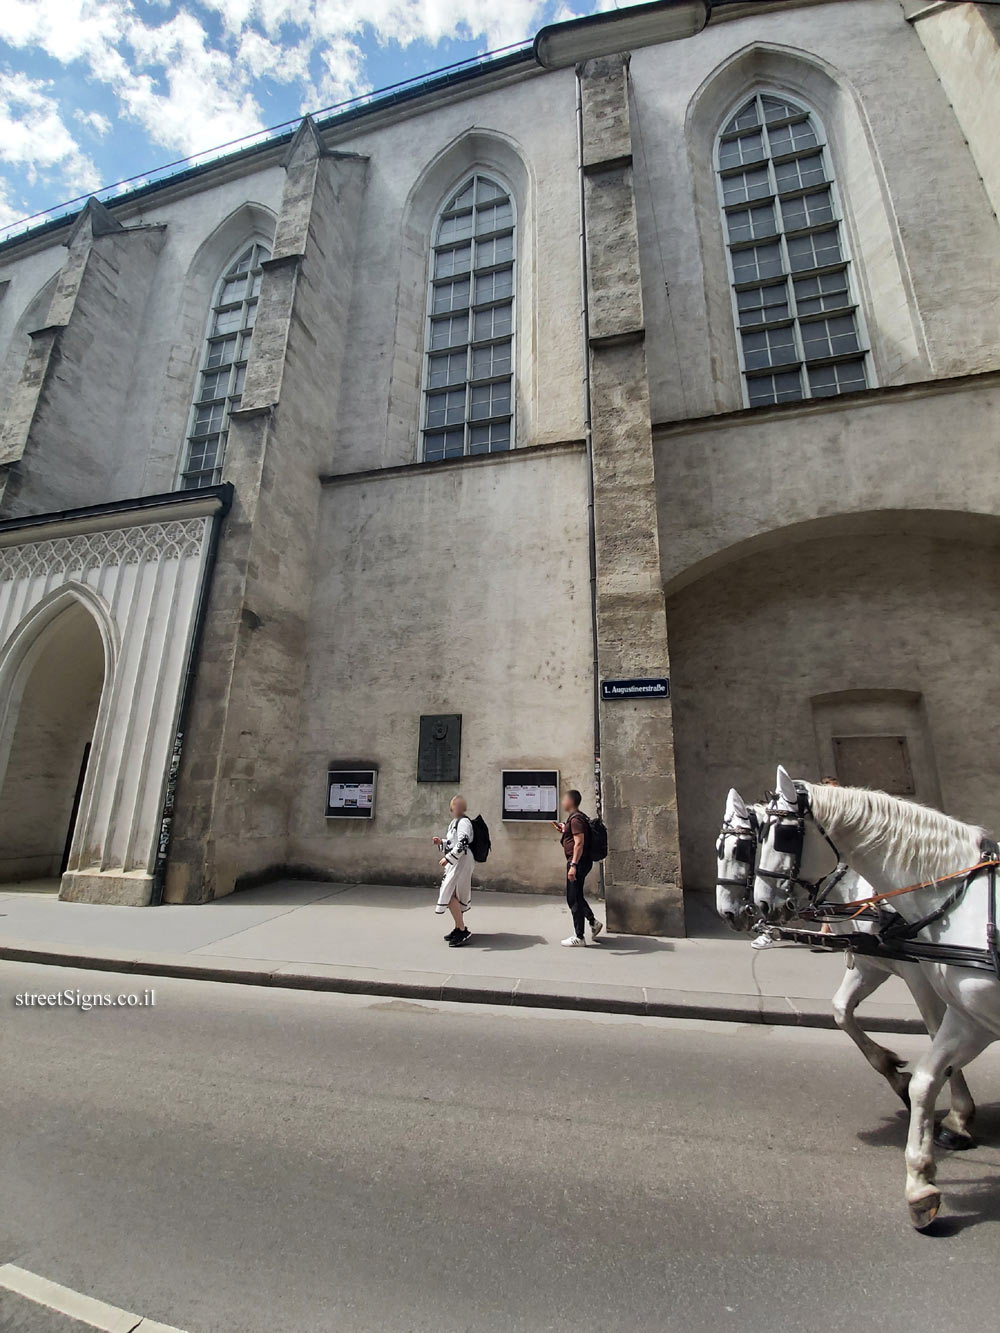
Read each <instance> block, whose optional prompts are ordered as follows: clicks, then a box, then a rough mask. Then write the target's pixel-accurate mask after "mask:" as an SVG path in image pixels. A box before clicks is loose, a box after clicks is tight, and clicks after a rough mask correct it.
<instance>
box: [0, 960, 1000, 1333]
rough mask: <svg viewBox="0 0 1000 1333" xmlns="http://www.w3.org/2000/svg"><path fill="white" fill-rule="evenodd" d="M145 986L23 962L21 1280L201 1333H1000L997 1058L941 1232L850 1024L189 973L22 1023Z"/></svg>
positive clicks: (7, 1153)
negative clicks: (930, 1221)
mask: <svg viewBox="0 0 1000 1333" xmlns="http://www.w3.org/2000/svg"><path fill="white" fill-rule="evenodd" d="M146 984H150V983H147V982H145V981H143V980H142V979H141V978H135V979H131V980H130V979H128V978H126V977H119V976H113V975H111V974H107V973H103V974H102V973H88V972H80V971H69V970H65V971H64V970H60V969H55V968H39V967H33V966H28V965H23V964H14V963H4V964H0V1115H2V1119H0V1125H2V1150H0V1199H2V1206H0V1264H2V1263H5V1262H6V1263H14V1264H17V1265H19V1266H21V1267H22V1268H25V1269H28V1270H30V1271H31V1272H33V1273H37V1274H41V1275H43V1276H45V1277H47V1278H50V1279H53V1280H54V1281H56V1282H59V1283H62V1284H64V1285H66V1286H68V1287H71V1288H73V1289H75V1290H79V1291H82V1292H85V1293H87V1294H89V1295H91V1296H94V1297H98V1298H100V1299H102V1300H104V1301H109V1302H111V1303H112V1304H114V1305H118V1306H122V1307H124V1308H125V1309H128V1310H133V1311H138V1312H140V1313H142V1314H144V1315H147V1316H150V1317H152V1318H156V1319H159V1320H163V1321H165V1322H166V1323H168V1324H171V1325H175V1326H177V1327H179V1328H181V1329H184V1330H189V1333H210V1331H214V1330H219V1331H221V1333H257V1331H258V1330H260V1333H285V1330H295V1331H296V1333H298V1331H299V1330H311V1331H315V1333H333V1331H334V1330H336V1333H353V1331H354V1330H382V1331H387V1333H396V1331H397V1330H413V1331H416V1330H421V1331H422V1330H435V1333H451V1331H452V1330H477V1331H478V1330H490V1331H491V1333H492V1330H497V1331H498V1333H499V1331H501V1330H503V1331H504V1333H506V1331H507V1330H530V1331H531V1333H534V1331H535V1330H538V1331H541V1330H559V1331H560V1333H561V1331H562V1330H566V1331H567V1333H568V1331H569V1330H574V1331H575V1333H585V1331H587V1330H602V1333H603V1331H604V1330H615V1331H616V1333H617V1331H618V1330H654V1329H655V1330H661V1331H664V1333H703V1331H704V1333H708V1331H709V1330H711V1333H718V1331H719V1330H723V1331H725V1330H730V1329H731V1330H734V1333H757V1330H760V1331H761V1333H764V1330H767V1331H768V1333H773V1330H796V1331H798V1330H803V1331H808V1333H813V1331H814V1330H815V1333H820V1331H822V1333H828V1330H830V1329H834V1328H847V1327H857V1328H869V1327H877V1328H878V1329H879V1331H880V1333H896V1330H899V1333H904V1330H905V1333H912V1329H913V1327H914V1326H917V1327H920V1328H924V1329H929V1330H934V1329H943V1328H950V1327H953V1326H956V1325H959V1326H962V1327H965V1328H969V1329H972V1330H975V1329H988V1328H995V1327H996V1324H997V1311H998V1309H1000V1262H998V1259H997V1254H998V1239H1000V1058H998V1054H994V1053H988V1054H987V1055H986V1056H984V1057H982V1058H981V1059H980V1060H979V1061H978V1062H977V1063H976V1064H975V1065H974V1066H973V1067H972V1070H971V1072H970V1082H971V1083H972V1086H973V1090H974V1091H975V1092H976V1093H977V1094H978V1098H979V1101H980V1104H981V1107H982V1111H981V1117H980V1122H979V1131H980V1136H981V1140H982V1143H981V1146H980V1147H979V1148H978V1149H977V1150H976V1151H974V1152H971V1153H966V1154H962V1155H957V1154H956V1155H953V1156H948V1155H944V1156H943V1158H942V1162H941V1168H940V1179H941V1182H942V1184H943V1187H944V1194H945V1202H946V1209H947V1213H948V1217H947V1219H946V1221H945V1223H944V1225H942V1226H940V1228H939V1234H937V1235H935V1236H922V1235H918V1234H917V1233H914V1232H913V1231H911V1229H910V1226H909V1224H908V1221H907V1215H906V1209H905V1207H904V1204H903V1199H902V1155H901V1148H902V1142H903V1137H904V1121H903V1117H902V1114H901V1113H899V1112H897V1110H896V1108H895V1106H894V1103H893V1100H892V1098H891V1096H890V1094H889V1093H888V1090H887V1089H884V1088H883V1086H882V1085H881V1083H880V1082H879V1080H878V1079H877V1078H876V1076H875V1075H874V1074H872V1073H871V1071H870V1070H869V1069H868V1067H867V1065H865V1064H864V1063H863V1062H862V1060H861V1059H860V1057H859V1056H858V1055H857V1054H856V1052H855V1051H854V1050H853V1048H852V1047H850V1046H849V1044H848V1042H847V1040H846V1039H845V1038H843V1037H841V1036H840V1035H839V1034H838V1033H828V1032H822V1031H816V1030H803V1031H797V1030H794V1029H787V1028H765V1027H752V1026H747V1027H739V1026H736V1025H732V1024H708V1023H691V1022H684V1021H677V1020H675V1021H671V1020H658V1019H636V1018H627V1017H614V1016H610V1015H596V1014H594V1015H592V1014H588V1015H580V1016H576V1015H573V1014H566V1013H558V1012H549V1011H546V1012H538V1011H530V1010H523V1011H517V1010H506V1009H503V1010H500V1009H488V1008H484V1007H481V1006H460V1005H455V1006H448V1005H432V1004H419V1003H414V1002H409V1001H400V1000H379V999H376V998H371V997H352V996H338V995H333V994H311V993H299V992H294V991H281V992H278V991H275V992H269V991H267V990H264V989H257V988H255V987H241V986H227V985H220V984H212V983H205V982H190V981H179V980H157V981H155V982H153V983H152V984H153V985H155V990H156V1005H155V1007H147V1008H135V1009H95V1010H92V1011H90V1012H89V1013H81V1012H78V1011H76V1010H73V1009H70V1008H57V1009H42V1010H38V1009H24V1008H15V1007H14V1004H13V996H14V994H15V992H23V991H36V990H43V991H56V990H60V989H63V988H66V987H72V988H73V989H78V990H83V991H88V992H89V991H97V992H105V991H114V992H117V991H119V990H128V989H135V990H137V991H138V990H141V988H142V987H143V986H144V985H146ZM894 1045H895V1046H896V1047H897V1049H899V1050H901V1051H902V1052H903V1053H904V1054H910V1053H912V1052H914V1051H916V1050H917V1049H919V1043H918V1042H917V1041H916V1039H908V1038H907V1039H904V1038H897V1039H895V1040H894ZM3 1308H4V1307H3V1306H2V1305H0V1329H3V1330H4V1333H7V1329H8V1328H10V1329H13V1328H16V1329H17V1330H18V1333H22V1330H23V1333H35V1329H36V1328H37V1329H38V1330H39V1331H40V1333H41V1331H44V1333H47V1331H48V1330H49V1329H50V1328H53V1329H55V1328H57V1327H58V1325H57V1324H56V1323H53V1322H51V1315H49V1314H45V1313H43V1312H39V1314H38V1318H37V1323H35V1322H34V1321H33V1320H32V1318H31V1316H30V1314H29V1315H26V1314H25V1311H24V1307H23V1306H22V1305H20V1304H18V1305H17V1306H16V1309H15V1307H14V1306H13V1305H10V1306H8V1310H10V1311H12V1313H9V1314H8V1315H7V1316H6V1322H5V1316H4V1314H3ZM66 1327H67V1328H69V1327H71V1325H69V1324H68V1323H67V1325H66ZM73 1327H75V1326H73Z"/></svg>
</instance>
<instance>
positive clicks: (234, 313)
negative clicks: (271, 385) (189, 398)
mask: <svg viewBox="0 0 1000 1333" xmlns="http://www.w3.org/2000/svg"><path fill="white" fill-rule="evenodd" d="M270 257H271V252H270V250H269V249H268V248H267V246H266V245H261V244H260V243H254V244H253V245H248V246H247V247H246V249H245V250H243V251H242V252H241V254H240V255H239V257H238V258H237V259H234V260H233V262H232V263H231V264H230V265H229V267H228V268H227V269H226V271H225V273H223V275H222V277H221V278H220V279H219V285H218V287H217V288H216V291H215V300H214V301H213V303H212V314H211V318H210V319H209V322H208V336H207V338H206V339H205V351H204V354H203V356H202V362H201V370H200V372H199V374H198V387H197V389H196V390H195V399H194V405H193V406H192V408H191V425H190V428H189V430H188V437H187V449H186V452H185V459H184V469H183V471H182V472H181V487H182V488H183V489H184V490H196V489H198V487H200V486H212V485H214V484H215V483H216V482H217V481H221V480H222V458H223V455H224V454H225V451H226V436H227V435H228V433H229V414H230V412H232V411H233V409H234V408H237V407H239V405H240V397H241V395H242V393H243V380H244V378H245V376H246V370H247V358H248V357H249V355H250V340H251V338H252V337H253V326H254V322H255V321H256V318H257V296H258V294H259V292H260V278H261V269H260V266H261V262H262V261H263V260H265V259H270Z"/></svg>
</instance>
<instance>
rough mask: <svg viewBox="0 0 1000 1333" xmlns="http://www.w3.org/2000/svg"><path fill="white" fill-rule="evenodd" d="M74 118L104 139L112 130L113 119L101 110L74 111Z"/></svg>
mask: <svg viewBox="0 0 1000 1333" xmlns="http://www.w3.org/2000/svg"><path fill="white" fill-rule="evenodd" d="M73 119H74V120H75V121H77V122H78V123H79V124H80V125H83V126H85V127H86V128H87V129H88V130H90V131H91V132H92V133H93V134H96V135H97V137H98V138H99V139H103V138H104V136H105V135H106V134H109V133H110V131H111V121H110V120H108V118H107V116H105V115H102V113H101V112H100V111H74V112H73Z"/></svg>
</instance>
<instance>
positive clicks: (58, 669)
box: [0, 602, 106, 888]
mask: <svg viewBox="0 0 1000 1333" xmlns="http://www.w3.org/2000/svg"><path fill="white" fill-rule="evenodd" d="M105 670H106V664H105V654H104V643H103V641H102V638H101V633H100V630H99V629H98V626H97V622H96V621H95V620H94V617H93V616H92V615H91V614H90V612H89V611H88V610H87V609H86V607H84V606H83V605H82V604H81V603H79V602H73V603H72V604H70V605H69V606H68V607H67V608H66V609H65V610H64V611H61V612H60V613H59V614H58V615H57V616H56V618H55V619H54V620H53V621H52V622H51V623H50V624H48V625H47V626H46V627H45V628H44V629H43V630H42V631H41V633H40V634H39V635H38V637H37V639H35V641H34V642H33V643H32V645H31V647H30V648H29V649H28V652H27V653H26V655H25V658H24V661H23V662H22V663H21V666H20V668H19V670H18V671H17V673H16V675H15V677H14V679H13V680H12V681H11V683H10V694H9V697H8V699H7V700H0V710H2V709H4V708H5V709H6V716H5V718H4V720H3V731H2V735H0V883H5V884H17V883H25V884H37V883H38V882H39V881H46V880H51V881H53V885H52V887H53V888H55V887H56V884H55V881H57V880H58V877H59V876H60V875H61V874H62V871H63V870H64V869H65V865H66V860H67V858H68V854H69V847H70V842H71V839H72V832H73V826H74V823H75V820H76V814H77V807H78V803H79V799H80V794H81V791H82V788H83V779H84V776H85V773H86V766H87V762H88V758H89V753H90V747H91V744H92V742H93V737H94V727H95V724H96V722H97V713H98V708H99V706H100V702H101V692H102V690H103V689H104V677H105Z"/></svg>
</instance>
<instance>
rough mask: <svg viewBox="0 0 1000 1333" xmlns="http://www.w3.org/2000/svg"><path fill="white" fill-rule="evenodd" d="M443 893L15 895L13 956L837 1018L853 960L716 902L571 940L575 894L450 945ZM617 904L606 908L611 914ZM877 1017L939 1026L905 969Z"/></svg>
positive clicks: (0, 905)
mask: <svg viewBox="0 0 1000 1333" xmlns="http://www.w3.org/2000/svg"><path fill="white" fill-rule="evenodd" d="M433 902H434V894H433V891H432V890H430V889H419V888H401V887H385V886H381V885H370V884H362V885H344V884H330V883H312V882H305V881H291V880H289V881H282V882H279V883H276V884H269V885H266V886H264V887H261V888H256V889H248V890H244V891H243V892H240V893H235V894H233V895H231V896H230V897H228V898H223V899H220V900H219V901H218V902H213V903H206V904H204V905H201V906H197V907H157V908H149V909H143V908H134V907H103V906H93V905H89V904H82V903H64V902H59V900H58V899H57V898H56V897H55V896H54V894H51V893H48V894H47V893H44V892H38V891H37V890H36V891H33V892H18V891H7V890H3V891H0V958H7V959H20V960H30V961H35V962H47V963H59V964H63V965H67V966H77V967H88V968H99V969H104V970H108V971H112V972H135V973H141V974H143V975H154V976H156V975H177V976H186V977H196V978H204V979H205V980H225V981H231V982H243V983H247V984H253V985H276V986H290V987H297V988H304V989H316V990H338V991H356V992H362V993H369V994H389V995H397V996H403V997H410V998H420V999H436V1000H464V1001H470V1000H471V1001H480V1002H482V1003H487V1004H518V1005H540V1006H545V1007H554V1008H570V1009H597V1010H604V1011H609V1012H617V1013H637V1014H646V1015H657V1016H667V1017H692V1018H694V1017H697V1018H717V1019H728V1020H738V1021H743V1022H763V1023H780V1024H801V1025H805V1026H812V1027H832V1026H833V1018H832V1014H831V1009H830V997H831V996H832V995H833V993H834V991H835V990H836V988H837V986H838V984H839V982H840V978H841V977H842V976H843V969H844V963H843V958H842V956H839V955H834V956H820V955H816V954H812V953H810V952H809V951H808V950H807V949H804V948H801V947H798V946H794V945H781V946H778V947H774V948H771V949H763V950H753V949H751V948H750V947H749V942H748V938H747V937H746V936H737V935H733V934H731V933H730V932H728V931H726V930H725V929H724V927H722V926H721V924H720V923H719V922H718V921H717V920H716V918H715V916H714V913H713V912H712V911H711V907H710V905H709V904H703V903H702V902H700V901H698V900H696V901H695V902H694V903H693V904H692V906H691V908H690V910H689V922H688V928H689V930H690V931H691V936H690V937H689V938H688V939H684V940H673V939H669V940H668V939H651V938H649V937H647V936H638V935H629V936H625V935H618V936H609V935H604V936H602V942H601V943H600V944H599V945H598V946H597V947H595V948H588V949H563V948H560V946H559V941H560V940H561V939H562V938H564V937H565V936H566V935H568V934H569V933H570V932H571V923H570V918H569V913H568V911H567V909H566V905H565V903H564V902H562V900H561V899H560V898H557V897H549V896H544V897H540V896H534V895H527V894H511V893H489V892H485V891H477V892H476V894H475V896H474V900H473V909H472V911H471V912H470V914H469V927H470V929H471V930H472V932H473V935H472V939H471V940H470V942H469V943H468V944H467V945H466V946H465V948H463V949H449V948H448V947H447V945H446V944H445V943H444V941H443V939H442V936H443V934H444V933H445V931H447V930H448V929H450V926H451V918H450V917H441V916H435V915H434V912H433ZM602 907H603V904H601V905H599V906H598V911H599V914H600V910H601V908H602ZM861 1013H862V1015H863V1016H864V1017H865V1018H866V1020H867V1026H869V1027H871V1028H873V1029H877V1030H882V1031H894V1032H899V1031H923V1029H922V1027H921V1026H920V1024H919V1020H918V1019H917V1016H916V1010H915V1008H914V1006H913V1003H912V1001H911V1000H910V996H909V992H908V991H907V990H906V988H905V986H904V985H903V983H902V982H901V981H899V980H898V979H897V978H895V977H891V978H889V979H888V980H887V982H886V984H885V985H884V986H883V987H882V989H881V990H880V991H879V992H878V993H877V995H876V998H875V999H874V1000H870V1001H867V1002H866V1003H865V1005H864V1006H862V1010H861Z"/></svg>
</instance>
